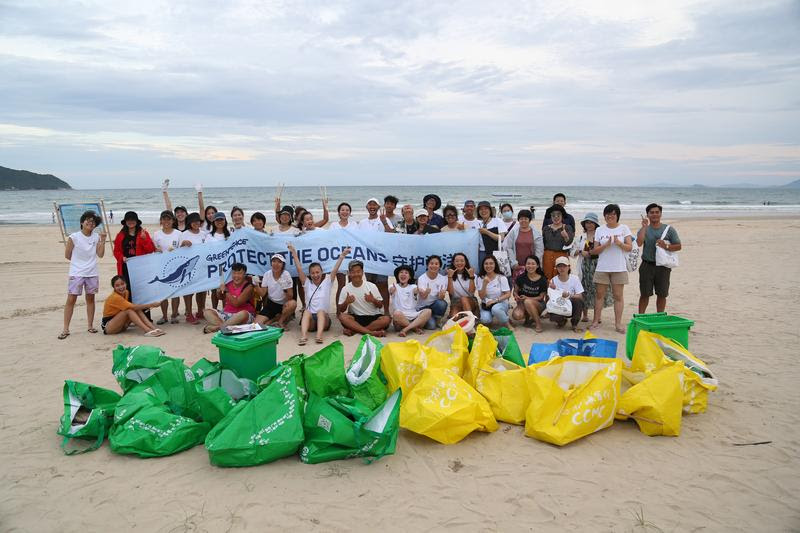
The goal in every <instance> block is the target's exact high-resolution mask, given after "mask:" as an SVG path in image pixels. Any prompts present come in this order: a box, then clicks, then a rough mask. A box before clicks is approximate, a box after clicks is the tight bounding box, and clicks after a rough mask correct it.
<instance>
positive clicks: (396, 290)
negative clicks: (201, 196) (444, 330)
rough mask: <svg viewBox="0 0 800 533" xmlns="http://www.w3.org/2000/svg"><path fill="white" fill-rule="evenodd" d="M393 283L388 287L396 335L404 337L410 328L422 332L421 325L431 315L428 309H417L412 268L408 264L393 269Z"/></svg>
mask: <svg viewBox="0 0 800 533" xmlns="http://www.w3.org/2000/svg"><path fill="white" fill-rule="evenodd" d="M394 278H395V280H396V282H395V283H393V284H392V286H391V287H389V294H390V295H391V298H392V305H391V307H392V321H393V322H394V329H395V330H396V331H397V333H398V335H400V336H401V337H405V336H406V335H407V334H408V332H409V331H411V330H412V329H413V330H414V332H415V333H416V334H418V335H419V334H421V333H422V325H423V324H425V323H426V322H427V321H428V319H429V318H430V317H431V313H432V311H431V310H430V309H417V294H418V292H419V291H418V289H417V285H416V284H415V283H414V270H413V269H412V268H411V267H410V266H408V265H400V266H399V267H397V268H395V269H394Z"/></svg>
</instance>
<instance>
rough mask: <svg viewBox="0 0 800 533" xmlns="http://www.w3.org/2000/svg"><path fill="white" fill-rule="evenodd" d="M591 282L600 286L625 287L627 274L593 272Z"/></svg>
mask: <svg viewBox="0 0 800 533" xmlns="http://www.w3.org/2000/svg"><path fill="white" fill-rule="evenodd" d="M592 281H594V282H595V283H599V284H601V285H627V284H628V273H627V272H600V271H597V270H596V271H595V273H594V277H593V278H592Z"/></svg>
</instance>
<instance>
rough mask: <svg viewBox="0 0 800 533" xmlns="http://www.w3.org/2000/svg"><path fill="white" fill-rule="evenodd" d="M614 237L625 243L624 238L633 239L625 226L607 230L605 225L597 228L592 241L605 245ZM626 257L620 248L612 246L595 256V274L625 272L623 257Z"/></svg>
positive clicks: (625, 253)
mask: <svg viewBox="0 0 800 533" xmlns="http://www.w3.org/2000/svg"><path fill="white" fill-rule="evenodd" d="M614 235H616V236H617V237H618V238H619V240H620V241H623V242H624V241H625V237H628V236H630V237H633V235H631V230H630V228H628V226H626V225H625V224H620V225H619V226H617V227H616V228H614V229H611V228H609V227H608V226H606V225H605V224H603V225H602V226H600V227H599V228H597V231H595V232H594V241H595V242H597V243H600V244H605V243H607V242H608V241H611V240H614ZM626 255H628V253H627V252H624V251H623V250H622V248H620V247H619V246H617V245H616V244H612V245H611V246H610V247H608V248H606V249H605V250H603V251H602V252H600V255H599V256H597V267H596V268H595V271H596V272H627V271H628V267H627V262H626V261H625V256H626Z"/></svg>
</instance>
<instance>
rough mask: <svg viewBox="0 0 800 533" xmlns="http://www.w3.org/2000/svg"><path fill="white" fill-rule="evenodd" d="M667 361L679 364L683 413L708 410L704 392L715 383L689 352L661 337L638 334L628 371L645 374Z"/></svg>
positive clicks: (646, 333)
mask: <svg viewBox="0 0 800 533" xmlns="http://www.w3.org/2000/svg"><path fill="white" fill-rule="evenodd" d="M670 361H683V365H684V368H683V412H684V413H702V412H705V410H706V407H708V391H713V390H716V389H717V386H718V385H719V381H717V378H716V377H714V374H712V373H711V370H709V369H708V367H707V366H706V364H705V363H704V362H703V361H701V360H700V359H698V358H697V357H695V356H694V355H692V352H690V351H689V350H687V349H686V348H684V347H683V346H681V345H680V344H678V343H677V342H675V341H673V340H672V339H668V338H667V337H664V336H663V335H659V334H657V333H652V332H650V331H640V332H639V336H638V337H637V338H636V345H635V346H634V348H633V358H632V360H631V371H633V372H644V373H646V374H649V373H650V372H653V371H654V370H657V369H659V368H661V367H662V366H664V365H666V364H668V363H669V362H670Z"/></svg>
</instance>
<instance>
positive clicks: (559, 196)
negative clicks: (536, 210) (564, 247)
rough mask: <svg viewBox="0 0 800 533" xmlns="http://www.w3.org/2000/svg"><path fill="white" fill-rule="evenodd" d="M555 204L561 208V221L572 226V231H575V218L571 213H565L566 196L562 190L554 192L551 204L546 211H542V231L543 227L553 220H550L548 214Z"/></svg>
mask: <svg viewBox="0 0 800 533" xmlns="http://www.w3.org/2000/svg"><path fill="white" fill-rule="evenodd" d="M556 206H559V207H561V209H562V210H563V215H562V217H561V218H562V220H561V221H562V222H563V223H564V224H565V225H567V226H570V227H571V228H572V232H573V233H574V232H575V218H574V217H573V216H572V215H570V214H569V213H567V207H566V206H567V197H566V196H565V195H564V193H563V192H559V193H556V194H555V195H554V196H553V205H551V206H550V207H548V208H547V211H545V212H544V220H542V231H544V228H545V227H547V226H549V225H550V224H552V223H553V220H552V217H551V216H550V214H551V213H552V212H553V209H554V208H556Z"/></svg>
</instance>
